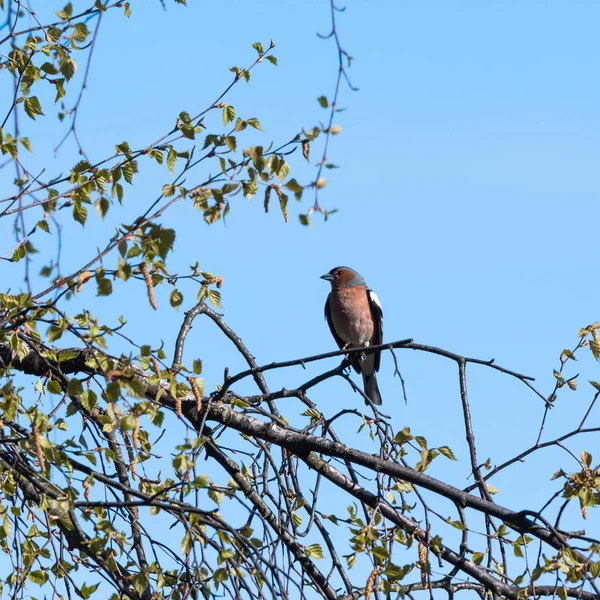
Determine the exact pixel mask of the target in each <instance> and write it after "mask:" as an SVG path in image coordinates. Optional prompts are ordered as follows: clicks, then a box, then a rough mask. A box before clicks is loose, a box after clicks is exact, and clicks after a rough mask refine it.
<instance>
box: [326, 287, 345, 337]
mask: <svg viewBox="0 0 600 600" xmlns="http://www.w3.org/2000/svg"><path fill="white" fill-rule="evenodd" d="M325 318H326V319H327V325H329V330H330V331H331V335H332V336H333V337H334V339H335V342H336V344H337V345H338V347H339V348H343V347H344V345H345V342H344V340H343V339H342V338H341V337H340V336H339V335H338V334H337V331H336V330H335V327H334V326H333V321H332V320H331V307H330V306H329V296H327V301H326V302H325Z"/></svg>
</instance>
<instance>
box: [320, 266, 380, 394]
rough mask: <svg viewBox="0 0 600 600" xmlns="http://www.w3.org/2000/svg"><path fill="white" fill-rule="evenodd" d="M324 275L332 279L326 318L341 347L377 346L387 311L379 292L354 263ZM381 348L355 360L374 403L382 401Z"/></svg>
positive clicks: (323, 277)
mask: <svg viewBox="0 0 600 600" xmlns="http://www.w3.org/2000/svg"><path fill="white" fill-rule="evenodd" d="M321 279H325V281H329V282H330V283H331V292H330V293H329V295H328V296H327V301H326V302H325V318H326V319H327V324H328V325H329V329H330V330H331V333H332V335H333V337H334V339H335V341H336V342H337V345H338V346H339V347H340V348H341V349H346V348H362V347H364V346H376V345H379V344H381V343H382V341H383V311H382V309H381V304H380V302H379V298H377V294H375V292H374V291H373V290H371V289H369V288H368V287H367V284H366V283H365V280H364V279H363V278H362V277H361V276H360V275H359V274H358V273H357V272H356V271H354V270H353V269H351V268H350V267H335V268H334V269H331V271H329V273H325V275H321ZM380 362H381V352H380V351H376V352H371V353H369V354H364V355H362V356H361V357H359V359H358V360H355V361H354V362H353V364H352V366H353V367H354V370H355V371H356V372H357V373H362V377H363V386H364V390H365V395H366V396H367V397H368V398H369V399H370V400H371V402H372V403H373V404H377V405H380V404H381V394H380V393H379V387H378V386H377V377H376V375H375V373H376V372H377V371H379V364H380ZM365 404H367V402H366V401H365Z"/></svg>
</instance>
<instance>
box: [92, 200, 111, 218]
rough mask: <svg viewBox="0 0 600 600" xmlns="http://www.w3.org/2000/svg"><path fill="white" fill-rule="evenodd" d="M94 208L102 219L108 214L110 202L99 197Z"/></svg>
mask: <svg viewBox="0 0 600 600" xmlns="http://www.w3.org/2000/svg"><path fill="white" fill-rule="evenodd" d="M94 208H95V209H96V212H97V213H98V214H99V215H100V217H101V218H102V219H104V217H105V216H106V213H107V212H108V209H109V208H110V201H109V200H108V198H105V197H104V196H100V198H98V199H97V200H96V202H94Z"/></svg>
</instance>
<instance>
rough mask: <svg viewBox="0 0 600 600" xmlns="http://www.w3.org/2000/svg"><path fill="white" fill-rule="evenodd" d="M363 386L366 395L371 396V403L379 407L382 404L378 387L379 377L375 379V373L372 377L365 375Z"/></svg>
mask: <svg viewBox="0 0 600 600" xmlns="http://www.w3.org/2000/svg"><path fill="white" fill-rule="evenodd" d="M363 385H364V388H365V394H366V395H367V396H369V398H370V399H371V402H372V403H373V404H377V405H378V406H379V405H380V404H381V394H380V393H379V388H378V387H377V377H375V373H373V374H371V375H367V374H366V373H363Z"/></svg>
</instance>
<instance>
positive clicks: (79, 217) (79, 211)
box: [73, 202, 88, 225]
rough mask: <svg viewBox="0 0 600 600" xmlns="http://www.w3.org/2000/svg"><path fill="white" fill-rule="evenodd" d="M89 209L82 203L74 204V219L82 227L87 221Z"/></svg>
mask: <svg viewBox="0 0 600 600" xmlns="http://www.w3.org/2000/svg"><path fill="white" fill-rule="evenodd" d="M87 216H88V211H87V208H86V207H85V206H84V205H83V204H81V202H73V218H74V219H75V220H76V221H77V222H78V223H81V225H85V222H86V220H87Z"/></svg>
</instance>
